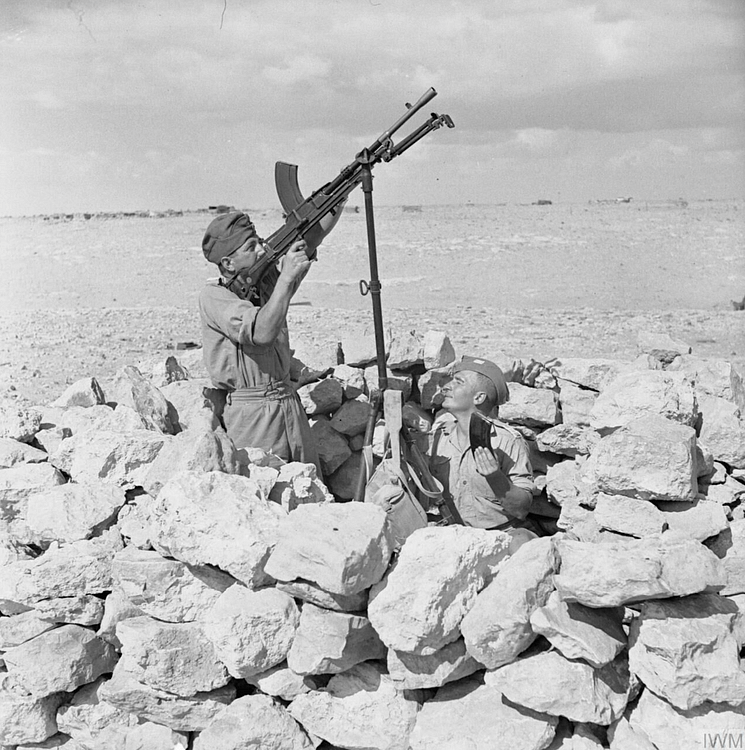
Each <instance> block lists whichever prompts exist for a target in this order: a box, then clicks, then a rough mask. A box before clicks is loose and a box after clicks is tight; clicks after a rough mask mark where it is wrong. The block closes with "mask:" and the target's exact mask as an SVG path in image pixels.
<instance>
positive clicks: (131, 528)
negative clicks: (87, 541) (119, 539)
mask: <svg viewBox="0 0 745 750" xmlns="http://www.w3.org/2000/svg"><path fill="white" fill-rule="evenodd" d="M154 505H155V500H154V499H153V498H152V497H151V496H150V495H148V494H147V493H146V492H145V491H144V490H143V491H142V493H141V494H139V495H135V494H130V496H129V498H128V500H127V504H126V505H124V506H123V507H122V509H121V510H120V511H119V515H118V516H117V519H116V526H117V528H118V529H119V532H120V533H121V535H122V536H123V537H124V538H125V539H126V540H127V544H131V545H134V546H135V547H139V548H140V549H152V547H153V545H152V544H151V543H150V537H151V523H150V514H151V512H152V509H153V506H154Z"/></svg>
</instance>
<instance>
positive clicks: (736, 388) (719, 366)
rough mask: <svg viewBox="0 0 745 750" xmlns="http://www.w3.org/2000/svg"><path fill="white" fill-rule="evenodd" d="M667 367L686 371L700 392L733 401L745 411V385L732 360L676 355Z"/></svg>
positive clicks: (741, 410)
mask: <svg viewBox="0 0 745 750" xmlns="http://www.w3.org/2000/svg"><path fill="white" fill-rule="evenodd" d="M667 369H668V370H674V371H677V372H682V373H684V374H685V375H686V376H687V377H688V378H689V380H691V382H692V383H693V385H694V387H695V389H696V391H697V392H698V393H701V394H707V395H710V396H716V397H718V398H724V399H727V400H728V401H732V402H733V403H734V404H736V405H737V407H738V408H739V409H740V412H742V413H745V385H743V379H742V376H741V375H740V373H739V372H738V371H737V369H736V368H735V366H734V365H733V364H732V363H731V362H727V360H725V359H702V358H701V357H696V356H693V355H686V354H684V355H682V356H680V357H676V358H675V359H674V360H673V361H672V362H671V363H670V365H669V366H668V368H667Z"/></svg>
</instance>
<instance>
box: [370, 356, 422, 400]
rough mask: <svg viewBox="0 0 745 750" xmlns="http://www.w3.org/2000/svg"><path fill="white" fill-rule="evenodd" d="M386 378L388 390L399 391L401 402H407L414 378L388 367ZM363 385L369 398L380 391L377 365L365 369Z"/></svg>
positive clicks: (409, 374) (407, 373)
mask: <svg viewBox="0 0 745 750" xmlns="http://www.w3.org/2000/svg"><path fill="white" fill-rule="evenodd" d="M386 377H387V378H388V388H389V389H390V390H392V391H401V393H402V394H403V395H402V397H401V398H402V400H403V401H404V402H406V401H408V399H409V397H410V396H411V391H412V388H413V386H414V376H413V375H412V374H411V373H409V372H405V371H402V370H391V368H390V367H389V368H387V371H386ZM365 385H366V386H367V392H368V393H369V394H370V397H371V398H372V397H373V396H374V395H375V394H376V393H377V392H379V391H380V374H379V373H378V366H377V365H370V366H369V367H366V368H365Z"/></svg>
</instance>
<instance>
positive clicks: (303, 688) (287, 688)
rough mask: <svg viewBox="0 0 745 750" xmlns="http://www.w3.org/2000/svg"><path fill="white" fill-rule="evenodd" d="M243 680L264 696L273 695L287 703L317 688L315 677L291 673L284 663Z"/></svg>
mask: <svg viewBox="0 0 745 750" xmlns="http://www.w3.org/2000/svg"><path fill="white" fill-rule="evenodd" d="M244 679H245V680H246V682H247V683H248V684H249V685H253V686H254V687H257V688H259V690H261V692H262V693H264V694H265V695H273V696H276V697H277V698H281V699H282V700H283V701H288V702H289V701H293V700H295V698H297V697H298V695H302V694H303V693H307V692H309V691H310V690H312V689H314V688H316V687H317V685H316V678H315V677H311V676H308V675H302V674H297V672H293V671H292V670H291V669H290V668H289V667H288V666H287V662H284V661H283V662H282V663H281V664H277V666H276V667H271V668H270V669H267V670H266V672H260V673H259V674H256V675H251V676H249V677H246V678H244Z"/></svg>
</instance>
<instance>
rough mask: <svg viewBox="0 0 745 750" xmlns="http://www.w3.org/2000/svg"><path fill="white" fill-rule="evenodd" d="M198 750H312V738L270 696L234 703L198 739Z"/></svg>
mask: <svg viewBox="0 0 745 750" xmlns="http://www.w3.org/2000/svg"><path fill="white" fill-rule="evenodd" d="M193 747H194V750H247V749H248V748H257V750H258V748H266V749H267V750H269V748H271V750H312V748H313V743H311V741H310V739H309V738H308V735H307V734H306V733H305V732H304V731H303V728H302V727H301V726H300V725H299V724H298V723H297V722H296V721H295V719H293V718H292V716H291V715H290V714H289V713H288V711H287V709H285V708H283V706H282V705H281V704H280V703H278V702H276V701H274V700H273V699H272V698H270V697H269V696H268V695H261V694H260V693H258V694H256V695H245V696H243V697H242V698H238V699H237V700H235V701H233V702H232V703H231V704H230V705H229V706H228V707H227V708H226V709H225V710H224V711H223V712H222V713H221V714H220V715H219V716H218V717H217V718H216V719H215V720H214V721H213V722H212V723H211V724H210V725H209V726H208V727H207V728H206V729H205V730H204V731H203V732H200V733H199V735H198V736H197V737H196V739H195V740H194V746H193Z"/></svg>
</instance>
